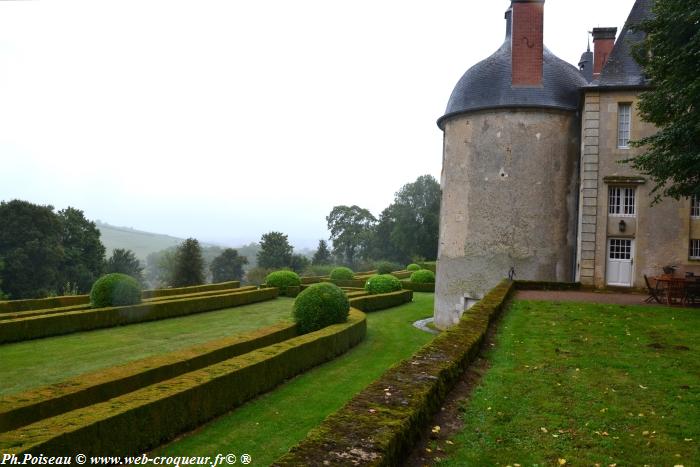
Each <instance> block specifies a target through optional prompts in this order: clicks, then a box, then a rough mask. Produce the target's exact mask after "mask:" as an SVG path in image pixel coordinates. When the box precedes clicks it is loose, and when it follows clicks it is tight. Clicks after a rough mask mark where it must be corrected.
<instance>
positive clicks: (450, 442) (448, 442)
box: [445, 439, 455, 444]
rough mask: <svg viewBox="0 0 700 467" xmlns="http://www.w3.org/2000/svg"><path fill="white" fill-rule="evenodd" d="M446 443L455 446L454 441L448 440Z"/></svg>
mask: <svg viewBox="0 0 700 467" xmlns="http://www.w3.org/2000/svg"><path fill="white" fill-rule="evenodd" d="M445 442H446V443H447V444H455V443H453V442H452V441H450V440H449V439H448V440H447V441H445Z"/></svg>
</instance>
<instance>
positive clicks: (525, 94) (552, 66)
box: [437, 28, 588, 130]
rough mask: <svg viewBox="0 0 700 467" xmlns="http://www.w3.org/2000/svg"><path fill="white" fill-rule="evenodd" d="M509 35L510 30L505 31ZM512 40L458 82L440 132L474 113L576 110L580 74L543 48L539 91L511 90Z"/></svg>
mask: <svg viewBox="0 0 700 467" xmlns="http://www.w3.org/2000/svg"><path fill="white" fill-rule="evenodd" d="M508 32H510V28H509V29H508ZM512 73H513V68H512V58H511V39H510V35H508V36H507V37H506V40H505V42H503V45H502V46H501V48H499V49H498V50H497V51H496V53H494V54H493V55H491V56H490V57H489V58H487V59H486V60H483V61H481V62H479V63H477V64H476V65H474V66H473V67H471V68H470V69H469V70H468V71H467V72H466V73H465V74H464V76H462V79H460V80H459V82H458V83H457V86H455V88H454V90H453V91H452V95H451V96H450V100H449V102H448V103H447V110H446V111H445V115H443V116H442V117H440V119H439V120H438V122H437V123H438V126H439V127H440V129H443V130H444V129H445V121H446V120H447V119H449V118H450V117H453V116H456V115H460V114H464V113H468V112H474V111H476V110H485V109H497V108H506V107H510V108H513V107H537V108H551V109H563V110H577V109H578V103H579V89H580V88H581V87H583V86H586V85H587V84H588V83H587V81H586V79H585V78H584V77H583V76H582V75H581V73H580V72H579V70H578V69H577V68H576V67H575V66H573V65H570V64H569V63H566V62H565V61H564V60H562V59H560V58H558V57H557V56H556V55H554V54H553V53H552V52H550V51H549V49H547V48H546V47H545V48H544V69H543V82H542V86H541V87H513V86H512Z"/></svg>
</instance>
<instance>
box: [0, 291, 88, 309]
mask: <svg viewBox="0 0 700 467" xmlns="http://www.w3.org/2000/svg"><path fill="white" fill-rule="evenodd" d="M87 303H90V296H89V295H65V296H62V297H50V298H32V299H28V300H8V301H4V302H0V313H17V312H20V311H29V310H41V309H44V308H60V307H65V306H75V305H85V304H87Z"/></svg>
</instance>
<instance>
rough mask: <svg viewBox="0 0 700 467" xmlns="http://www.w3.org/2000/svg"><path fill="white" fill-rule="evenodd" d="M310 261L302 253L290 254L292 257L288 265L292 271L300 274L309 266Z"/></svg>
mask: <svg viewBox="0 0 700 467" xmlns="http://www.w3.org/2000/svg"><path fill="white" fill-rule="evenodd" d="M309 264H311V261H309V258H307V257H306V256H304V255H292V259H291V261H290V262H289V267H290V268H291V269H292V271H294V272H296V273H298V274H301V273H302V272H303V271H304V270H305V269H306V268H307V267H309Z"/></svg>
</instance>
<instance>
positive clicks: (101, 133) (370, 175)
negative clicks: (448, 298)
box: [0, 0, 634, 247]
mask: <svg viewBox="0 0 700 467" xmlns="http://www.w3.org/2000/svg"><path fill="white" fill-rule="evenodd" d="M633 3H634V1H633V0H615V1H610V0H605V1H604V0H589V1H587V2H583V3H582V2H572V1H571V0H548V1H547V2H546V3H545V44H546V45H547V47H549V48H550V49H551V50H552V51H553V52H554V53H555V54H557V55H559V56H560V57H561V58H563V59H564V60H566V61H568V62H570V63H572V64H576V63H577V62H578V59H579V58H580V56H581V53H582V52H583V51H584V50H585V47H586V40H587V31H589V30H590V29H591V28H593V27H595V26H617V27H618V28H620V29H621V27H622V25H623V24H624V21H625V19H626V18H627V15H628V13H629V10H630V9H631V7H632V5H633ZM508 5H509V2H508V1H507V0H488V1H478V2H477V1H473V0H460V1H457V0H440V1H438V2H428V1H413V0H401V1H399V0H379V1H378V0H371V1H370V0H353V1H333V0H298V1H289V0H285V1H282V0H256V1H245V2H244V1H231V0H196V1H195V0H190V1H182V0H119V1H116V0H115V1H104V0H85V1H74V0H53V1H49V0H32V1H0V162H2V164H1V165H0V200H10V199H13V198H19V199H25V200H28V201H31V202H35V203H39V204H52V205H54V206H55V207H56V208H59V209H60V208H64V207H66V206H74V207H76V208H79V209H82V210H84V211H85V214H86V216H87V217H88V218H90V219H93V220H94V219H100V220H102V221H106V222H109V223H110V224H113V225H123V226H130V227H134V228H137V229H141V230H147V231H152V232H158V233H166V234H170V235H175V236H178V237H190V236H191V237H197V238H199V239H200V240H205V241H216V242H223V243H231V244H234V245H235V244H239V243H241V242H248V241H251V240H252V241H257V240H259V238H260V235H261V234H262V233H265V232H268V231H270V230H279V231H282V232H284V233H287V234H288V235H289V237H290V240H292V242H293V243H295V244H296V245H298V246H299V247H304V246H308V247H312V246H314V245H315V244H316V243H317V242H318V240H319V239H321V238H327V236H328V233H327V231H326V224H325V216H326V215H327V214H328V213H329V212H330V210H331V209H332V207H333V206H335V205H339V204H348V205H351V204H357V205H359V206H361V207H364V208H367V209H369V210H370V211H372V212H373V213H374V214H375V215H377V216H378V215H379V213H380V212H381V210H382V209H384V208H385V207H386V206H388V205H389V203H391V202H392V200H393V196H394V193H395V192H396V191H397V190H398V189H399V188H400V187H401V186H402V185H403V184H405V183H408V182H411V181H414V180H415V179H416V178H417V177H418V176H420V175H423V174H432V175H434V176H435V177H436V178H438V180H439V175H440V169H441V158H442V132H441V131H440V130H439V129H438V128H437V126H436V124H435V121H436V120H437V118H438V117H440V116H441V115H442V112H443V111H444V109H445V106H446V104H447V100H448V98H449V95H450V92H451V91H452V88H453V87H454V85H455V84H456V83H457V81H458V79H459V78H460V76H461V75H462V74H463V73H464V72H465V71H466V70H467V69H468V68H469V67H470V66H472V65H474V64H475V63H476V62H478V61H479V60H482V59H483V58H486V57H487V56H488V55H490V54H491V53H493V52H494V51H495V50H496V49H497V48H498V47H499V46H500V44H501V43H502V41H503V38H504V34H505V21H504V19H503V14H504V12H505V10H506V9H507V7H508Z"/></svg>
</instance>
